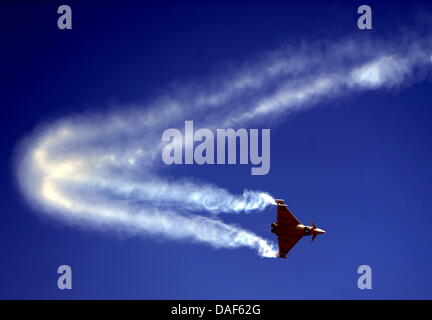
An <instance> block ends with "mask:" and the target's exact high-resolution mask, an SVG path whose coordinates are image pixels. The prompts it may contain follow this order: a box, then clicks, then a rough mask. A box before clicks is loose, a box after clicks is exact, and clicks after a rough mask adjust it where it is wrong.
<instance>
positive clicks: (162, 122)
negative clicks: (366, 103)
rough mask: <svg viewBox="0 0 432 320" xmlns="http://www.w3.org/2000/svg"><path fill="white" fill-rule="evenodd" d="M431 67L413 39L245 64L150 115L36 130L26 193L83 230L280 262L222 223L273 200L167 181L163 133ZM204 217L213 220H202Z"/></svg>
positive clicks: (26, 150) (249, 117)
mask: <svg viewBox="0 0 432 320" xmlns="http://www.w3.org/2000/svg"><path fill="white" fill-rule="evenodd" d="M318 48H319V49H318ZM429 63H430V60H429V53H428V50H427V46H426V45H425V44H424V43H422V42H419V41H417V40H416V39H412V38H411V39H409V41H408V40H406V41H402V42H399V43H398V46H396V45H393V44H391V43H388V42H385V43H384V42H382V41H379V42H370V41H368V42H355V41H350V40H348V41H341V42H338V43H337V44H335V45H319V46H317V45H316V44H313V45H309V46H307V45H305V46H303V47H300V48H296V49H295V50H293V49H292V48H288V49H286V50H280V51H278V52H274V53H271V54H269V55H268V57H267V58H265V59H263V60H262V61H260V62H256V63H254V62H253V63H249V64H247V66H246V67H245V69H243V70H240V71H238V72H237V73H234V74H233V75H231V76H230V77H228V79H225V80H224V82H223V83H222V84H221V85H220V86H219V85H218V86H217V90H215V91H213V92H208V91H205V90H203V91H201V92H193V93H189V92H188V90H187V89H184V90H181V91H182V92H181V93H182V94H181V96H179V97H172V98H170V99H168V98H163V99H160V100H159V101H158V102H156V103H155V104H154V105H153V106H150V107H146V108H141V107H131V108H128V109H127V111H122V112H112V113H110V114H107V115H86V116H85V117H84V116H81V117H79V116H77V117H74V118H68V119H63V120H59V121H58V122H56V123H53V124H49V125H47V126H45V127H44V128H43V129H39V130H36V132H35V133H34V134H33V135H31V136H30V137H28V138H27V139H26V140H25V141H24V142H23V143H22V144H21V147H20V149H19V152H18V156H17V159H18V161H17V167H16V170H17V176H18V181H19V186H20V189H21V190H22V192H23V194H24V195H25V197H26V199H27V200H28V201H29V202H30V203H31V204H33V205H34V206H36V207H38V208H40V209H41V210H42V211H44V212H47V213H50V214H52V215H53V216H55V217H60V218H62V219H64V220H67V221H71V222H73V223H78V224H80V225H93V226H99V227H107V228H110V229H116V230H124V231H126V232H128V233H132V234H140V235H152V234H158V235H162V236H164V237H166V238H170V239H190V240H192V241H198V242H204V243H208V244H210V245H212V246H214V247H216V248H237V247H249V248H252V249H256V250H257V251H258V252H259V254H260V255H261V256H266V257H274V256H276V254H277V250H276V246H275V245H274V244H273V243H272V242H269V241H267V240H265V239H263V238H261V237H259V236H258V235H256V234H254V233H252V232H250V231H247V230H244V229H241V228H239V227H237V226H233V225H228V224H226V223H224V222H223V221H222V220H220V218H219V217H218V216H216V215H214V214H219V213H231V212H234V213H240V212H250V211H254V210H263V209H264V208H266V207H267V206H268V205H272V204H274V199H273V198H272V197H271V196H270V195H269V194H267V193H265V192H262V191H251V190H245V191H244V192H243V193H242V194H241V195H233V194H231V193H230V192H228V191H227V190H225V189H223V188H220V187H217V186H214V185H211V184H208V183H202V182H197V181H191V180H190V179H183V180H181V181H170V180H168V179H167V178H163V167H162V166H161V164H162V161H161V152H160V151H161V148H162V147H163V144H162V143H161V134H162V132H163V130H165V129H166V128H170V127H179V126H181V125H182V124H183V123H184V121H185V120H190V119H196V118H197V119H201V122H200V123H201V125H202V126H205V127H208V128H218V127H219V128H228V127H231V126H235V125H238V124H245V123H247V122H250V121H258V120H264V119H266V117H269V116H272V115H274V114H278V115H280V114H283V113H284V114H289V113H292V112H295V111H301V110H306V109H307V108H310V107H312V106H313V105H316V104H317V103H318V102H320V101H322V100H323V99H329V98H336V97H339V96H343V95H346V94H350V93H353V92H360V91H363V90H371V89H379V88H385V89H391V88H394V87H397V86H400V85H402V84H407V83H409V82H410V81H412V80H418V79H420V77H421V73H422V72H421V70H422V68H424V67H425V66H427V65H428V64H429ZM216 82H217V81H216ZM173 208H175V211H174V210H173ZM204 212H209V213H211V214H213V215H211V216H210V217H207V216H202V215H198V214H197V213H204Z"/></svg>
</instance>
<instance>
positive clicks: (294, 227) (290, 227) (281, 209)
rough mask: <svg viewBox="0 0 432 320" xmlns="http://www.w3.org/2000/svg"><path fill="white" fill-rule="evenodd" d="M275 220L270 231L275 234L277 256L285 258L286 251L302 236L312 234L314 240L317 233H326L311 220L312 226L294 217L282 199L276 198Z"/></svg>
mask: <svg viewBox="0 0 432 320" xmlns="http://www.w3.org/2000/svg"><path fill="white" fill-rule="evenodd" d="M276 204H277V222H274V223H272V224H271V227H272V229H271V232H273V233H274V234H276V235H277V237H278V243H279V258H286V255H287V253H288V251H290V250H291V248H292V247H294V246H295V244H296V243H297V242H298V241H299V240H300V239H301V238H303V237H304V236H312V239H311V241H314V240H315V238H316V236H317V235H319V234H323V233H326V232H325V231H324V230H322V229H320V228H317V227H316V225H315V224H314V223H313V222H312V226H305V225H303V224H302V223H301V222H300V221H298V220H297V219H296V217H294V215H293V214H292V212H291V211H289V209H288V207H287V205H286V204H285V203H284V200H281V199H276Z"/></svg>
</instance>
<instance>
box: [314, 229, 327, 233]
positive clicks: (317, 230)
mask: <svg viewBox="0 0 432 320" xmlns="http://www.w3.org/2000/svg"><path fill="white" fill-rule="evenodd" d="M315 231H316V232H317V233H326V232H325V231H324V230H323V229H320V228H316V229H315Z"/></svg>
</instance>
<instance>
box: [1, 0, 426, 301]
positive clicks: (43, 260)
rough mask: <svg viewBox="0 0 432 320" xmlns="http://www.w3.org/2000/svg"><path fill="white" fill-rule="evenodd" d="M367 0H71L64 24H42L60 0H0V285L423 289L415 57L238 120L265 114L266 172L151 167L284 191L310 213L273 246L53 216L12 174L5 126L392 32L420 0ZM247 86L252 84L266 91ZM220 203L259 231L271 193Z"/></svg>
mask: <svg viewBox="0 0 432 320" xmlns="http://www.w3.org/2000/svg"><path fill="white" fill-rule="evenodd" d="M369 3H370V5H371V6H372V9H373V30H371V31H359V30H358V29H357V25H356V19H357V14H356V11H357V10H356V9H357V7H358V5H360V4H363V3H358V2H350V1H343V2H342V1H331V2H328V3H327V4H322V3H321V2H318V1H314V2H310V3H309V4H307V5H306V4H300V2H298V3H285V2H277V1H274V2H270V3H269V4H263V3H260V2H251V3H249V4H247V5H245V4H241V3H240V2H233V3H229V2H223V3H220V2H218V3H208V4H205V5H204V4H199V3H195V2H189V3H187V4H179V3H174V2H173V3H170V4H165V5H160V4H157V3H155V2H150V3H147V4H140V3H139V2H131V3H125V2H122V3H120V2H107V3H103V4H102V2H96V3H94V4H86V5H84V4H79V3H75V2H70V5H71V7H72V10H73V30H71V31H60V30H58V29H57V27H56V24H57V16H58V15H57V13H56V11H57V7H58V6H59V5H60V4H63V3H59V2H56V1H52V2H48V1H46V2H44V3H43V4H41V5H34V4H30V3H26V2H23V4H21V5H18V4H12V3H5V4H2V5H1V10H0V30H1V33H0V35H1V39H2V43H3V46H4V48H3V49H2V50H1V52H0V55H1V61H2V73H1V74H2V75H1V82H2V88H3V90H2V91H1V101H2V102H1V112H2V116H1V122H2V123H1V125H2V130H3V134H2V135H1V136H0V139H1V140H0V141H1V143H0V146H1V147H0V148H1V149H0V150H1V161H2V164H1V171H0V174H1V181H2V182H1V184H0V188H1V193H2V195H3V196H2V197H1V198H0V208H1V220H0V221H1V223H0V248H1V250H2V252H3V255H2V256H3V259H1V263H0V298H3V299H13V298H19V299H35V298H38V299H47V298H53V299H99V298H107V299H401V298H405V299H425V298H431V296H430V290H429V287H430V285H431V284H432V279H431V276H430V274H429V270H430V267H431V262H432V260H431V257H430V254H429V248H430V239H429V236H428V231H429V228H428V226H429V225H430V223H431V222H432V221H431V218H430V214H429V212H430V210H431V209H432V208H431V207H432V205H431V203H430V201H429V199H430V197H429V190H430V189H431V187H432V182H431V179H430V178H431V175H432V167H431V165H430V164H431V163H432V162H431V160H432V159H431V158H432V153H431V151H430V140H431V137H432V131H431V129H430V121H429V119H430V117H431V116H432V114H431V111H430V102H429V101H430V99H431V97H432V96H431V95H432V93H431V90H430V80H429V77H428V75H427V72H428V70H424V73H425V74H422V75H421V76H420V75H418V73H422V72H417V73H416V75H414V76H413V77H411V78H409V79H408V80H407V81H402V83H401V84H399V85H397V86H394V87H392V88H386V87H379V88H376V89H373V90H352V92H351V91H349V92H347V93H346V94H341V95H335V96H331V97H326V98H323V99H319V100H318V102H317V103H314V104H313V107H311V108H310V110H305V111H304V112H298V113H295V114H290V115H283V116H281V117H280V119H279V120H275V119H272V121H269V122H264V123H254V124H253V125H252V127H254V128H267V127H270V128H271V129H272V133H271V170H270V173H269V174H268V175H265V176H252V175H250V167H249V166H245V165H243V166H240V165H237V166H228V165H227V166H210V165H207V166H205V165H204V166H196V165H195V166H176V167H174V168H169V169H168V170H167V171H168V173H167V176H168V175H169V176H171V177H172V178H173V179H178V178H182V177H191V178H198V179H200V180H202V181H205V182H209V183H212V184H215V185H217V186H219V187H221V188H225V189H227V190H228V191H229V192H231V193H234V194H239V193H241V192H242V191H243V190H244V189H251V190H264V191H266V192H269V193H270V194H272V195H273V196H275V197H278V198H284V199H285V200H286V202H287V204H288V206H289V207H290V209H292V211H293V212H294V213H295V214H296V216H297V217H298V218H299V219H300V220H301V221H302V222H304V223H309V222H310V221H314V222H316V223H317V225H318V226H319V227H322V228H323V229H325V230H326V231H327V234H326V235H324V236H320V237H318V239H317V240H316V241H315V242H313V243H310V241H309V239H308V238H305V239H303V240H302V241H300V242H299V243H298V244H297V246H296V247H295V248H294V249H293V250H292V252H291V253H290V255H289V256H288V259H286V260H279V259H265V258H260V257H258V256H257V254H256V252H254V251H253V250H251V249H249V248H239V249H214V248H212V247H211V246H209V245H207V244H203V243H191V241H188V240H180V241H173V240H170V239H166V237H164V236H158V237H147V236H144V237H142V236H140V235H133V236H130V235H128V234H127V233H126V234H125V233H118V232H112V231H110V230H108V231H99V230H94V229H92V228H89V227H87V226H85V225H80V226H79V227H77V226H76V225H69V224H67V223H64V222H63V221H61V220H59V219H55V218H52V217H51V216H49V215H46V214H44V210H43V209H41V208H38V207H35V206H32V205H31V204H29V203H28V202H27V201H25V199H24V197H23V194H22V192H20V189H19V186H18V184H17V182H16V172H15V170H14V164H15V163H14V161H15V160H16V159H15V158H14V154H15V151H16V146H17V144H18V143H19V142H20V141H22V139H23V138H24V137H26V136H28V135H29V134H31V133H32V132H33V130H34V129H35V128H37V127H39V126H41V125H47V124H48V125H49V124H50V123H52V122H53V121H55V120H56V119H59V118H64V117H68V116H73V115H76V114H87V113H88V112H91V113H96V114H98V113H107V112H112V110H116V111H118V110H120V109H123V108H125V107H124V106H128V105H131V104H134V105H139V106H140V107H139V108H141V109H142V112H146V106H147V105H148V104H149V101H153V100H154V99H157V98H158V97H160V96H171V95H172V96H174V97H177V96H179V93H178V92H179V90H180V91H181V90H182V89H181V88H185V87H187V88H189V89H188V90H191V89H190V88H195V86H197V84H198V85H201V84H202V83H203V86H204V87H212V84H214V83H216V84H218V85H219V83H224V75H225V74H227V75H229V74H230V72H232V71H233V70H234V73H235V70H236V69H238V68H239V66H249V65H252V66H253V65H254V61H255V60H256V57H259V56H260V55H262V54H264V53H266V52H272V51H274V50H279V49H280V48H281V47H284V46H285V45H286V44H287V43H288V44H289V43H306V44H309V43H314V44H318V45H317V46H320V43H323V42H324V41H326V42H328V43H330V44H331V43H336V42H337V41H339V39H344V38H352V37H353V38H356V37H358V38H359V39H360V40H364V38H367V39H368V40H367V41H369V40H370V41H372V42H373V41H375V42H380V41H381V39H385V40H389V41H390V40H393V41H395V42H396V43H397V39H398V38H397V37H401V36H403V35H405V34H409V33H411V32H414V33H416V34H417V37H421V36H422V35H425V34H426V30H427V28H426V27H425V26H424V24H422V23H423V22H424V20H425V17H427V13H428V10H430V9H431V7H430V5H429V4H427V3H426V2H424V3H422V2H415V1H414V2H410V4H409V5H408V4H404V3H403V2H397V1H380V2H379V3H375V2H369ZM356 39H357V38H356ZM395 39H396V40H395ZM392 43H393V42H392ZM401 46H402V44H401ZM395 48H396V49H397V48H398V46H397V45H396V46H395ZM375 54H377V53H375V52H371V53H370V56H371V57H374V55H375ZM347 59H348V61H349V60H350V58H349V57H348V58H347ZM323 60H324V59H323ZM324 61H326V62H327V61H329V60H324ZM330 61H331V60H330ZM323 68H324V69H325V67H323ZM329 68H330V67H329ZM227 70H228V72H227ZM213 79H217V81H216V82H213ZM258 93H259V94H260V96H257V99H258V98H260V97H261V96H266V95H267V92H264V93H263V92H258ZM180 95H181V92H180ZM251 100H252V101H253V100H254V96H253V97H252V99H251ZM249 101H250V100H248V102H249ZM226 107H228V108H229V107H230V106H226ZM216 115H218V114H217V113H216ZM84 118H85V116H84ZM176 120H177V119H176ZM183 120H186V119H178V121H183ZM192 120H195V121H203V118H196V119H195V118H194V119H192ZM176 209H178V210H181V208H173V210H176ZM203 214H205V213H203ZM221 218H222V219H223V221H225V222H226V223H229V224H236V225H238V226H241V227H242V228H245V229H247V230H250V231H252V232H254V233H256V234H257V235H259V236H261V237H263V238H266V239H270V240H274V239H273V234H271V233H270V231H269V225H270V223H271V222H273V221H274V219H275V209H274V208H273V207H268V208H266V209H265V210H264V211H261V212H256V213H250V214H239V215H223V216H221ZM61 264H68V265H70V266H71V267H72V270H73V289H72V290H70V291H60V290H58V289H57V286H56V283H57V276H58V275H57V273H56V271H57V267H58V266H59V265H61ZM363 264H367V265H370V266H371V267H372V270H373V289H372V290H359V289H358V288H357V278H358V275H357V273H356V271H357V268H358V266H359V265H363Z"/></svg>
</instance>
